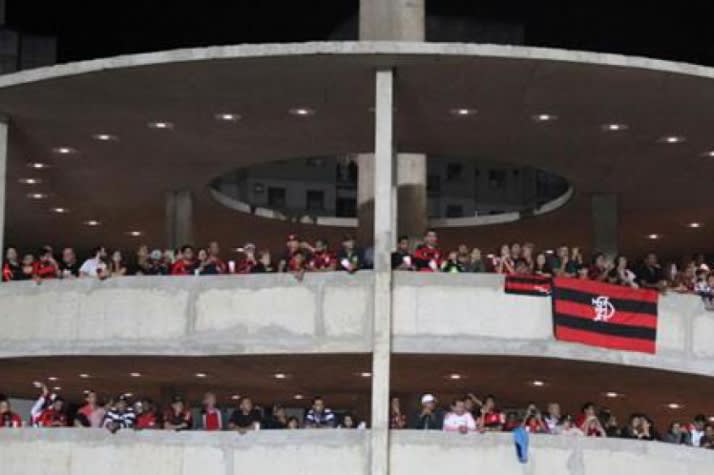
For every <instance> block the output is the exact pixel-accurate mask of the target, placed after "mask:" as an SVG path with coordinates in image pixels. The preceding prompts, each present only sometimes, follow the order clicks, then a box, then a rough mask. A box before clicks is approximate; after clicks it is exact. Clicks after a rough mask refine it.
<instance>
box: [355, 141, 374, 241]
mask: <svg viewBox="0 0 714 475" xmlns="http://www.w3.org/2000/svg"><path fill="white" fill-rule="evenodd" d="M373 238H374V154H372V153H360V154H358V155H357V242H358V243H359V245H360V246H362V247H367V246H369V245H371V244H372V239H373Z"/></svg>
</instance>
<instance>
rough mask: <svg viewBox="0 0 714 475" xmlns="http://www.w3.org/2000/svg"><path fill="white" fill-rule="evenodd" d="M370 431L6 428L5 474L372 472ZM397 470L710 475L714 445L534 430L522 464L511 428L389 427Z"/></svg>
mask: <svg viewBox="0 0 714 475" xmlns="http://www.w3.org/2000/svg"><path fill="white" fill-rule="evenodd" d="M369 435H370V433H369V431H345V430H335V431H332V430H331V431H317V430H313V431H310V430H302V431H261V432H256V433H251V434H247V435H244V436H241V435H238V434H235V433H226V432H223V433H205V432H183V433H176V432H162V431H155V432H154V431H144V432H130V431H128V432H123V433H122V432H120V433H118V434H116V435H111V434H109V433H108V432H105V431H102V430H88V429H21V430H2V431H0V473H2V474H3V475H96V474H102V475H125V474H126V475H164V474H166V475H169V474H171V475H193V474H201V475H256V474H271V475H282V474H286V475H288V474H289V475H323V474H324V475H336V474H339V475H368V474H369V468H368V467H369V464H368V460H369V458H368V457H369ZM391 439H392V440H391V449H390V459H391V460H390V473H391V474H393V475H421V474H424V475H433V474H434V473H442V474H449V475H461V474H463V475H467V474H468V475H472V474H474V473H481V474H500V475H510V474H514V475H523V474H529V475H539V474H543V475H560V474H567V475H589V474H605V473H607V474H608V475H618V474H623V475H632V474H647V475H660V474H662V475H685V474H686V475H699V474H701V475H705V474H706V475H709V474H711V473H712V467H713V466H714V452H713V451H709V450H705V449H695V448H690V447H682V446H675V445H668V444H663V443H658V442H640V441H631V440H622V439H594V438H576V437H565V436H548V435H541V436H533V437H531V449H530V452H529V456H530V460H529V462H528V464H526V465H522V464H520V463H518V461H517V460H516V456H515V450H514V448H513V443H512V440H511V434H483V435H482V434H475V435H468V436H463V435H460V434H453V433H449V434H447V433H443V432H425V431H392V434H391Z"/></svg>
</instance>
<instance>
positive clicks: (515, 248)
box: [510, 242, 521, 262]
mask: <svg viewBox="0 0 714 475" xmlns="http://www.w3.org/2000/svg"><path fill="white" fill-rule="evenodd" d="M510 255H511V259H513V262H517V261H519V260H520V259H521V245H520V244H518V243H517V242H514V243H513V244H511V254H510Z"/></svg>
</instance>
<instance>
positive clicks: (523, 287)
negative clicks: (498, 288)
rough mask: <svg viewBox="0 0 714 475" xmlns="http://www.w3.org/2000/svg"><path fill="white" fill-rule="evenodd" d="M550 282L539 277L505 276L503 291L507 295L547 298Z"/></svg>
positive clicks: (548, 278)
mask: <svg viewBox="0 0 714 475" xmlns="http://www.w3.org/2000/svg"><path fill="white" fill-rule="evenodd" d="M552 280H553V279H551V278H550V277H543V276H540V275H512V274H511V275H507V276H506V283H505V284H504V290H505V292H506V293H507V294H518V295H535V296H538V297H547V296H548V295H550V292H551V287H552V283H551V282H552Z"/></svg>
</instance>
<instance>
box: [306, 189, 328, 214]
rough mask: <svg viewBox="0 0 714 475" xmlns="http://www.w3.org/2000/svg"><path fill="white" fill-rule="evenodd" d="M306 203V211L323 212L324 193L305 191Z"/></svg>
mask: <svg viewBox="0 0 714 475" xmlns="http://www.w3.org/2000/svg"><path fill="white" fill-rule="evenodd" d="M306 202H307V210H308V211H324V209H325V192H324V191H320V190H307V193H306Z"/></svg>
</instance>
